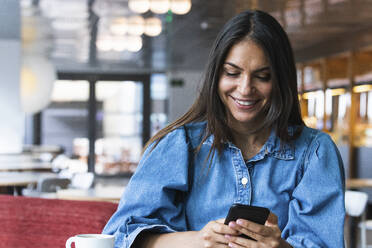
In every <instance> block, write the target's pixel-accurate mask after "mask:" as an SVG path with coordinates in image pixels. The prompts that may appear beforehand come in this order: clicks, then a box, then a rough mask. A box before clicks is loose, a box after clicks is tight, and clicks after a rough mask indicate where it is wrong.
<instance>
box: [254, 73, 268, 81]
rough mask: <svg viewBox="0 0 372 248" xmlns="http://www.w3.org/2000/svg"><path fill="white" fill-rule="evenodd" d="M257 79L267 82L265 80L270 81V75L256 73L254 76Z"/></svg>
mask: <svg viewBox="0 0 372 248" xmlns="http://www.w3.org/2000/svg"><path fill="white" fill-rule="evenodd" d="M256 77H257V78H258V79H259V80H261V81H265V82H267V81H270V79H271V75H270V74H267V75H258V76H256Z"/></svg>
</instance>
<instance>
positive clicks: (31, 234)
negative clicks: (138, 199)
mask: <svg viewBox="0 0 372 248" xmlns="http://www.w3.org/2000/svg"><path fill="white" fill-rule="evenodd" d="M116 208H117V204H115V203H111V202H96V201H94V202H93V201H70V200H58V199H41V198H32V197H22V196H16V197H15V196H10V195H0V247H1V248H3V247H4V248H5V247H6V248H30V247H48V248H59V247H60V248H64V247H65V242H66V240H67V238H68V237H70V236H74V235H76V234H79V233H100V232H101V231H102V229H103V227H104V226H105V224H106V222H107V221H108V220H109V218H110V217H111V215H112V214H113V213H114V212H115V210H116Z"/></svg>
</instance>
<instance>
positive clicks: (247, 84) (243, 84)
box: [238, 77, 255, 95]
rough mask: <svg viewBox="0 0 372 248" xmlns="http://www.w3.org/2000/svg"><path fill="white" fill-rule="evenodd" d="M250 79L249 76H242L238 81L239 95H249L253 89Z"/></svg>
mask: <svg viewBox="0 0 372 248" xmlns="http://www.w3.org/2000/svg"><path fill="white" fill-rule="evenodd" d="M254 90H255V89H254V87H253V84H252V81H251V79H250V78H249V77H245V78H242V79H241V81H240V82H239V86H238V91H239V93H240V94H241V95H249V94H250V93H252V91H254Z"/></svg>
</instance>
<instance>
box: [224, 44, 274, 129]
mask: <svg viewBox="0 0 372 248" xmlns="http://www.w3.org/2000/svg"><path fill="white" fill-rule="evenodd" d="M271 91H272V73H271V70H270V64H269V61H268V59H267V58H266V55H265V53H264V51H263V50H262V49H261V47H260V46H258V45H257V44H256V43H255V42H253V41H252V40H249V39H245V40H242V41H240V42H239V43H237V44H235V45H234V46H233V47H232V48H231V49H230V51H229V53H228V54H227V57H226V60H225V62H224V65H223V71H222V73H221V76H220V80H219V84H218V94H219V96H220V98H221V100H222V102H223V103H224V105H225V107H226V111H227V114H228V121H229V124H230V125H232V126H236V127H239V126H241V125H244V126H247V125H248V126H252V125H257V124H258V123H259V122H260V121H262V120H263V118H264V116H263V115H262V114H260V113H262V112H261V111H262V109H263V108H264V106H265V105H266V104H267V103H268V102H269V99H270V95H271Z"/></svg>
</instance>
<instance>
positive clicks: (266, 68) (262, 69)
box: [253, 66, 270, 73]
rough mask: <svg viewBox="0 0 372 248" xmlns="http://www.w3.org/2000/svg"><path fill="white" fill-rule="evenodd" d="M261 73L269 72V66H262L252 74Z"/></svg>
mask: <svg viewBox="0 0 372 248" xmlns="http://www.w3.org/2000/svg"><path fill="white" fill-rule="evenodd" d="M263 71H270V67H269V66H264V67H262V68H258V69H256V70H254V71H253V73H259V72H263Z"/></svg>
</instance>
